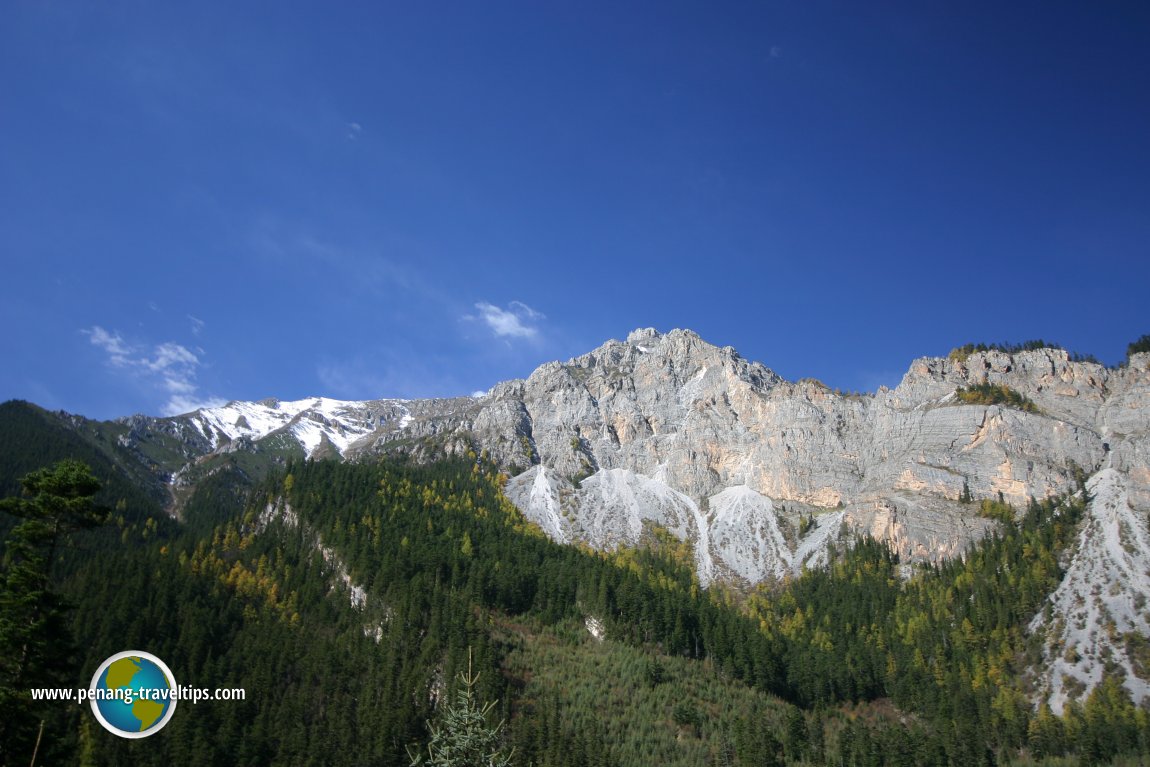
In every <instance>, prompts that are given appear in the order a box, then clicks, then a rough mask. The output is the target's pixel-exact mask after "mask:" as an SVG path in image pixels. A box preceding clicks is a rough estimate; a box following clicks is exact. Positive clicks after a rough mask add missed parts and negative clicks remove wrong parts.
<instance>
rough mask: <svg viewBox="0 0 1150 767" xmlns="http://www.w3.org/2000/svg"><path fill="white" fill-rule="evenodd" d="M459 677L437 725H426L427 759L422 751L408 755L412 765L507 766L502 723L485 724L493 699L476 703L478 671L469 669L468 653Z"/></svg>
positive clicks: (444, 766) (493, 703)
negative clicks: (451, 700)
mask: <svg viewBox="0 0 1150 767" xmlns="http://www.w3.org/2000/svg"><path fill="white" fill-rule="evenodd" d="M459 678H460V681H461V682H462V685H463V686H462V687H460V689H459V691H458V692H457V694H456V698H455V702H454V703H453V704H450V705H448V706H447V708H446V710H445V711H444V712H443V716H442V717H441V719H440V721H439V724H438V725H430V728H431V741H430V742H429V743H428V744H427V754H428V759H427V760H424V758H423V755H422V754H412V755H411V757H412V758H411V765H412V767H422V766H423V765H427V767H507V766H508V765H509V764H511V755H510V754H504V753H503V751H502V749H501V744H500V741H501V739H502V738H501V732H502V730H503V724H504V723H503V722H502V721H500V722H499V724H497V725H495V726H494V727H492V726H490V725H489V724H488V723H487V715H488V714H489V713H490V712H491V709H493V708H494V707H495V701H488V702H487V703H485V704H483V705H480V704H479V702H478V701H477V700H476V698H477V696H476V694H475V685H476V684H478V683H479V674H473V673H472V671H471V656H470V653H469V654H468V659H467V672H466V673H464V672H460V674H459Z"/></svg>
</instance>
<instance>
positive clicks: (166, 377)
mask: <svg viewBox="0 0 1150 767" xmlns="http://www.w3.org/2000/svg"><path fill="white" fill-rule="evenodd" d="M81 332H82V333H84V334H85V335H86V336H88V340H89V341H91V342H92V345H93V346H96V347H98V348H100V349H102V350H103V351H104V352H105V353H106V354H107V355H108V364H109V365H111V366H112V367H114V368H118V369H121V370H125V371H127V372H128V373H129V375H131V376H133V377H134V378H136V380H138V381H142V382H144V383H147V384H149V385H150V386H152V387H153V388H155V389H157V390H158V391H159V392H161V393H163V394H164V395H166V396H167V401H165V402H164V404H163V405H162V406H161V410H162V414H163V415H179V414H181V413H188V412H191V411H192V410H197V409H199V408H203V407H218V406H220V405H223V404H225V402H224V400H221V399H219V398H217V397H201V396H200V394H199V384H198V383H196V374H197V371H198V369H199V367H200V364H201V363H200V357H199V354H203V353H204V351H203V349H198V350H197V351H198V352H199V354H197V353H196V352H194V351H192V350H191V349H189V348H187V347H186V346H183V345H181V344H177V343H175V342H173V341H166V342H164V343H162V344H158V345H156V346H154V347H153V348H152V349H151V350H150V351H149V350H148V349H147V348H146V347H142V346H137V345H133V344H129V343H128V342H127V341H125V340H124V338H123V336H121V335H120V334H119V333H118V332H115V331H108V330H105V329H104V328H102V327H100V326H99V325H94V326H92V327H91V328H89V329H87V330H82V331H81Z"/></svg>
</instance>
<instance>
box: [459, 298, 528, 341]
mask: <svg viewBox="0 0 1150 767" xmlns="http://www.w3.org/2000/svg"><path fill="white" fill-rule="evenodd" d="M475 308H476V309H478V310H479V316H478V317H473V316H467V317H464V319H467V320H479V321H481V322H483V323H484V324H485V325H487V327H488V328H489V329H490V330H491V332H492V333H494V334H495V335H496V336H499V337H500V338H536V337H537V336H538V335H539V328H538V327H536V325H537V324H538V321H539V320H542V319H546V317H545V315H543V314H542V313H540V312H537V311H535V310H534V309H532V308H531V307H530V306H528V305H527V304H525V303H523V302H522V301H512V302H511V303H509V304H508V305H507V308H506V309H501V308H499V307H498V306H495V305H494V304H489V303H487V302H486V301H480V302H479V303H477V304H476V305H475Z"/></svg>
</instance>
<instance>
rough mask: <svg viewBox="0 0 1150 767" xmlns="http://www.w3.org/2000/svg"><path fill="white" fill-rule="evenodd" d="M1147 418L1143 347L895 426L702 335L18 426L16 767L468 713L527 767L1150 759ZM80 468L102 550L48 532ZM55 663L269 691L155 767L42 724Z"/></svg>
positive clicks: (911, 387) (213, 708)
mask: <svg viewBox="0 0 1150 767" xmlns="http://www.w3.org/2000/svg"><path fill="white" fill-rule="evenodd" d="M1148 413H1150V354H1146V353H1145V352H1144V351H1142V350H1141V349H1134V348H1133V346H1132V351H1131V354H1130V355H1129V358H1128V360H1127V363H1126V364H1125V365H1124V366H1121V367H1118V368H1105V367H1103V366H1101V365H1099V364H1098V363H1097V362H1094V361H1092V360H1090V359H1086V358H1082V357H1079V356H1077V355H1071V354H1069V353H1067V352H1065V351H1062V350H1059V349H1054V348H1051V347H1050V346H1049V345H1047V344H1042V343H1037V342H1036V343H1035V344H1028V345H1022V346H991V347H985V346H981V347H976V346H969V347H963V348H960V349H956V350H955V351H954V352H952V353H951V355H950V356H949V357H948V358H945V359H943V358H924V359H922V360H918V361H916V362H915V363H914V364H913V365H912V366H911V369H910V371H909V372H908V373H907V375H906V377H904V379H903V382H902V383H901V384H900V386H899V387H897V388H896V389H894V390H886V389H882V390H880V391H879V392H877V393H875V394H873V395H865V394H849V393H847V394H844V393H841V392H834V391H831V390H829V389H827V388H826V387H824V386H822V385H821V384H819V383H817V382H813V381H800V382H798V383H789V382H786V381H784V380H783V379H781V378H780V377H778V376H777V375H775V374H774V373H772V372H771V371H769V370H768V369H766V368H764V367H763V366H761V365H759V364H758V363H750V362H747V361H745V360H743V359H742V358H741V357H739V356H738V355H737V353H735V352H734V350H732V349H730V348H723V349H720V348H717V347H714V346H711V345H709V344H707V343H705V342H703V341H702V340H701V339H699V338H698V336H696V335H694V334H693V333H690V332H688V331H672V332H671V333H667V334H659V333H656V332H654V331H637V332H636V333H633V334H632V335H631V336H630V337H628V339H627V340H626V341H625V342H619V341H611V342H608V343H607V344H605V345H604V346H603V347H601V348H600V349H597V350H595V351H594V352H591V353H590V354H588V355H584V356H583V357H578V358H575V359H573V360H571V361H569V362H567V363H564V364H561V363H549V364H548V365H544V366H543V367H541V368H540V369H539V370H537V371H536V372H535V373H534V374H532V376H531V377H529V378H528V379H526V380H524V381H513V382H507V383H505V384H500V385H499V386H497V387H495V388H494V389H493V390H492V391H491V392H488V393H487V394H486V395H484V396H482V397H472V398H460V399H455V400H407V401H400V400H377V401H371V402H360V403H347V402H336V401H333V400H325V399H322V398H320V399H315V400H305V401H300V402H294V403H290V402H288V403H285V402H279V401H277V400H265V401H261V402H259V403H242V402H236V403H231V404H229V405H228V406H226V407H223V408H216V409H210V410H201V411H196V412H194V413H190V414H187V415H185V416H179V417H175V418H164V419H156V418H148V417H143V416H134V417H131V418H125V419H120V420H116V421H106V422H99V421H92V420H89V419H85V418H83V417H81V416H75V415H69V414H66V413H51V412H48V411H45V410H42V409H40V408H38V407H36V406H35V405H32V404H29V403H23V402H9V403H4V404H2V405H0V494H2V495H4V496H8V497H9V499H10V500H8V501H5V502H4V503H5V509H6V510H7V511H8V512H12V513H0V533H3V536H4V539H5V551H4V560H3V562H4V564H3V567H4V570H3V579H2V581H0V585H2V587H3V590H2V591H0V596H2V597H3V601H2V604H0V607H2V609H3V615H4V621H3V622H2V623H0V650H2V651H3V652H2V653H0V656H2V657H3V658H4V659H5V660H4V661H3V662H0V675H2V676H0V703H3V705H4V708H5V709H6V710H8V711H12V712H14V713H13V714H12V715H11V716H8V717H6V718H5V719H4V720H3V723H2V725H0V730H2V732H0V734H2V735H3V737H0V741H2V742H3V749H4V750H3V752H2V754H0V763H12V764H15V763H21V764H23V763H26V762H27V761H28V758H27V757H28V754H30V753H31V751H32V750H35V748H36V747H35V745H34V743H35V740H36V736H37V734H41V735H42V737H41V740H42V741H43V742H42V744H41V749H42V750H41V751H40V752H39V754H40V757H41V759H44V758H46V759H48V760H49V762H55V761H72V760H79V761H80V762H82V763H85V764H121V763H124V762H125V761H126V760H132V761H137V762H143V763H148V761H149V760H154V761H157V762H158V761H160V760H164V761H166V762H170V763H177V764H181V763H202V762H203V761H212V762H221V763H222V762H228V763H233V762H234V763H239V764H253V765H254V764H313V763H314V764H342V763H347V764H363V763H367V764H410V763H411V762H412V760H413V758H416V757H413V754H414V755H418V754H421V753H422V754H424V756H427V754H428V752H426V751H421V749H423V748H424V747H426V746H427V745H428V743H429V742H431V745H432V747H433V748H434V745H435V742H436V741H435V739H436V738H439V737H443V736H444V732H445V730H444V728H446V727H448V726H449V725H451V724H452V723H455V724H456V725H457V724H458V722H459V721H462V720H461V719H460V718H459V717H457V716H455V714H454V713H453V711H454V710H455V709H454V708H453V706H454V705H456V702H457V700H458V696H459V695H460V694H463V693H464V692H466V693H467V695H469V696H470V697H468V698H467V700H469V701H474V702H476V704H477V705H480V706H481V705H483V704H486V703H491V704H492V705H493V708H492V710H490V711H488V713H487V715H486V719H485V721H487V725H486V727H487V728H488V734H489V735H492V737H493V738H494V740H493V742H494V743H496V744H497V745H498V746H499V748H500V749H501V750H502V751H503V752H504V753H505V754H510V757H509V758H510V763H511V764H520V765H528V764H536V765H548V764H553V765H568V764H589V765H596V764H620V765H645V764H653V763H659V764H684V765H686V764H774V763H778V764H783V763H787V764H828V765H831V764H915V765H919V764H921V765H928V764H929V765H934V764H962V765H967V764H992V763H1002V762H1011V763H1020V764H1040V763H1046V764H1073V763H1105V762H1107V761H1113V762H1114V763H1116V764H1127V763H1129V764H1135V763H1140V762H1139V760H1140V759H1142V758H1144V757H1143V755H1144V754H1146V753H1147V752H1148V741H1147V738H1148V721H1147V701H1148V700H1150V683H1148V679H1150V611H1147V609H1146V604H1147V602H1146V600H1147V597H1148V595H1150V522H1148V518H1147V510H1148V509H1150V503H1148V498H1150V468H1148V466H1150V460H1148V455H1150V454H1148V452H1147V451H1148V449H1150V437H1148V435H1150V423H1148V422H1150V419H1148V418H1147V414H1148ZM61 459H70V460H79V461H82V462H83V463H84V464H86V465H87V466H90V467H91V469H92V471H93V473H94V475H95V476H96V477H97V478H98V479H99V484H100V486H101V487H100V490H99V491H98V492H97V493H96V495H95V497H94V501H95V502H96V503H97V504H99V505H100V507H101V508H102V509H104V510H105V512H106V514H105V517H106V519H105V523H104V524H102V525H100V526H97V527H95V528H93V529H85V530H78V531H76V532H75V533H74V534H69V535H65V534H64V533H63V530H64V529H65V527H67V526H68V525H59V524H57V525H55V526H54V527H53V525H50V524H47V522H46V519H47V518H49V517H51V514H48V515H47V517H45V518H44V519H39V520H35V519H34V520H32V524H31V525H23V524H22V520H21V515H24V516H28V515H29V514H31V515H32V516H33V517H35V516H37V515H40V516H42V517H43V516H44V514H43V513H41V512H37V511H35V510H34V509H35V508H37V507H36V506H35V503H32V505H31V506H29V505H28V504H29V503H30V501H28V500H27V499H24V500H20V499H19V494H20V488H21V477H25V476H26V475H28V473H29V472H35V471H37V470H39V469H40V468H41V467H49V466H52V465H54V464H55V462H56V461H59V460H61ZM68 465H69V466H73V469H74V468H75V466H74V465H73V464H68ZM48 471H49V474H48V475H43V474H42V473H40V474H36V475H34V476H40V477H43V476H51V472H52V471H54V470H52V469H49V470H48ZM69 471H72V470H71V469H70V470H69ZM85 471H86V470H85ZM77 476H79V475H77ZM81 485H82V486H84V487H87V486H88V484H87V483H86V482H82V483H81ZM49 505H51V504H49ZM29 509H33V511H31V512H30V511H29ZM25 521H27V520H25ZM38 568H39V569H38ZM29 610H30V611H31V612H29ZM22 621H23V622H22ZM22 626H23V627H24V628H21V627H22ZM21 632H23V633H21ZM13 648H19V649H18V650H15V651H14V650H13ZM29 648H40V649H42V650H43V653H42V656H35V657H42V658H43V659H48V658H52V659H54V660H52V662H50V663H49V662H48V661H47V660H42V662H41V663H40V666H39V667H38V669H39V670H38V672H37V673H38V674H40V675H41V676H42V677H43V680H42V684H43V685H46V686H47V685H53V686H54V685H64V686H86V684H87V680H88V679H90V676H91V674H92V672H93V670H94V669H95V668H96V667H97V666H98V665H99V664H100V662H101V661H103V660H104V659H105V658H108V657H109V656H110V655H111V654H112V653H115V652H119V651H122V650H125V649H136V650H141V651H146V652H152V653H154V654H156V655H157V656H159V657H161V658H163V659H164V660H166V661H167V662H168V663H169V665H170V666H171V667H172V669H173V670H174V672H175V674H176V676H177V677H178V678H179V679H181V681H182V680H184V679H187V680H188V681H189V682H194V683H195V684H196V685H197V686H204V687H216V686H220V687H242V688H245V689H246V690H248V691H249V693H250V697H248V699H247V700H245V701H244V702H242V703H237V702H210V703H208V702H201V703H199V704H195V705H185V706H184V707H182V708H181V710H180V711H179V712H178V713H177V715H176V716H175V717H174V718H173V720H172V722H171V724H170V726H168V727H166V728H165V730H164V732H163V733H162V734H160V735H157V736H156V737H151V738H147V739H145V740H143V741H139V742H129V741H120V740H118V739H116V738H115V737H114V736H112V735H111V734H109V733H107V732H105V731H104V730H103V729H102V728H100V727H99V726H96V725H95V723H94V722H93V721H91V718H90V717H89V716H88V715H87V709H85V708H83V707H78V706H71V707H69V706H65V707H62V708H61V707H60V706H59V705H55V706H53V705H50V704H47V703H35V702H32V701H30V700H29V699H28V695H29V690H28V689H26V687H27V686H28V685H29V684H31V683H30V682H27V681H26V674H25V672H27V671H28V670H30V669H34V667H35V664H33V663H32V662H31V661H29V660H28V658H30V657H33V656H29V655H28V652H29ZM469 656H470V658H471V660H470V666H471V668H472V670H473V673H474V674H477V675H478V682H477V683H475V684H474V685H473V686H471V687H468V686H467V685H464V684H463V683H462V681H461V677H460V672H461V670H462V669H464V668H466V667H467V666H468V662H467V660H466V659H467V658H468V657H469ZM13 659H16V660H13ZM472 678H473V677H472ZM461 685H462V687H461ZM465 718H466V717H464V719H465ZM500 720H502V722H503V724H502V726H500V725H499V722H500ZM40 723H43V730H42V733H41V730H40ZM512 750H513V751H512ZM45 763H47V762H45Z"/></svg>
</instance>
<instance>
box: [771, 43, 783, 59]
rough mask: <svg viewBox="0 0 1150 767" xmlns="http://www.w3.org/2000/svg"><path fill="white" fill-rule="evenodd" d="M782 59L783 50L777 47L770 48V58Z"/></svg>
mask: <svg viewBox="0 0 1150 767" xmlns="http://www.w3.org/2000/svg"><path fill="white" fill-rule="evenodd" d="M782 57H783V49H782V48H781V47H780V46H778V45H772V46H771V58H772V59H781V58H782Z"/></svg>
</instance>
